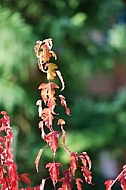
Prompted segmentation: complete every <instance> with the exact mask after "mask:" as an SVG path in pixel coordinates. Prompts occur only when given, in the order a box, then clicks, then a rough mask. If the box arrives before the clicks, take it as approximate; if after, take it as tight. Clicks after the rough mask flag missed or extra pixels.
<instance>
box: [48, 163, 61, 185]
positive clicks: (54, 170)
mask: <svg viewBox="0 0 126 190" xmlns="http://www.w3.org/2000/svg"><path fill="white" fill-rule="evenodd" d="M59 166H62V164H60V163H59V162H57V163H55V162H53V163H48V164H47V165H46V168H49V173H50V177H51V179H52V181H53V185H54V187H55V184H56V183H57V181H58V180H59Z"/></svg>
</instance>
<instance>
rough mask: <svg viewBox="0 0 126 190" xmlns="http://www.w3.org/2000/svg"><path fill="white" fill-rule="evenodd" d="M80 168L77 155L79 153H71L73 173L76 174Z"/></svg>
mask: <svg viewBox="0 0 126 190" xmlns="http://www.w3.org/2000/svg"><path fill="white" fill-rule="evenodd" d="M77 168H78V157H77V153H75V152H72V153H71V154H70V169H71V173H72V175H73V176H74V175H75V171H76V169H77Z"/></svg>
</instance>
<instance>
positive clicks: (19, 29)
mask: <svg viewBox="0 0 126 190" xmlns="http://www.w3.org/2000/svg"><path fill="white" fill-rule="evenodd" d="M49 37H50V38H52V39H53V44H54V45H53V50H54V51H55V52H56V54H57V56H58V60H57V61H55V63H56V64H57V65H58V67H59V70H60V71H61V73H62V75H63V77H64V81H65V85H66V88H65V90H64V91H63V95H64V96H65V97H66V99H67V104H68V106H69V107H70V109H71V113H72V116H70V117H68V116H66V115H65V111H64V109H62V108H60V105H59V107H58V108H57V111H58V112H59V113H60V116H61V117H62V118H64V119H65V121H66V125H65V130H66V132H67V146H68V147H69V149H71V150H72V151H77V152H82V151H86V152H87V153H88V154H89V156H90V157H91V160H92V164H93V165H92V172H93V183H94V184H95V185H93V186H90V185H87V184H86V183H84V189H87V190H90V189H93V190H95V189H97V190H98V189H105V187H104V181H105V180H106V179H113V178H115V177H116V176H117V175H118V173H119V172H120V171H121V169H122V166H123V165H124V164H125V160H126V146H125V144H126V1H125V0H124V1H123V0H111V1H110V0H106V1H104V0H94V1H92V0H57V1H56V0H36V1H35V0H30V1H29V0H0V109H1V110H6V111H7V112H8V114H9V116H10V118H11V126H12V128H13V131H14V134H15V138H14V155H15V161H16V163H17V165H18V171H19V173H23V172H25V173H26V172H27V173H29V175H30V179H31V181H32V182H31V183H32V186H33V185H34V186H35V185H38V184H40V182H41V179H42V178H44V177H47V176H48V172H47V169H45V164H46V163H48V162H50V161H51V153H50V150H49V149H47V150H45V151H44V152H43V155H42V158H41V162H40V172H39V173H38V174H37V173H36V170H35V166H34V160H35V157H36V155H37V153H38V151H39V149H40V148H43V147H44V145H45V143H44V142H43V140H42V139H41V134H40V131H39V129H38V122H39V117H38V110H37V107H36V101H37V100H38V99H39V98H40V91H39V90H38V86H39V85H40V84H41V83H42V82H44V81H46V79H45V75H44V74H43V73H41V72H40V71H39V70H38V66H37V59H36V57H35V55H34V45H35V44H36V41H37V40H44V39H45V38H49ZM55 82H56V83H57V84H58V85H60V82H59V80H58V79H56V81H55ZM16 134H17V135H16ZM67 159H68V157H67V155H66V152H64V151H63V150H62V149H61V148H60V149H59V150H58V152H57V160H58V161H59V162H61V163H62V164H63V165H64V167H66V166H67V164H68V160H67ZM78 175H79V176H81V174H78ZM47 186H48V187H47ZM47 186H46V189H47V188H48V189H53V187H51V186H50V182H47ZM74 189H75V188H74ZM113 189H120V187H119V185H118V184H117V185H115V186H114V188H113Z"/></svg>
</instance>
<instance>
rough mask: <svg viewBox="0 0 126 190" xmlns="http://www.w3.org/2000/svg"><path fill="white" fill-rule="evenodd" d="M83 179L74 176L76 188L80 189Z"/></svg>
mask: <svg viewBox="0 0 126 190" xmlns="http://www.w3.org/2000/svg"><path fill="white" fill-rule="evenodd" d="M81 183H83V180H82V179H81V178H76V185H77V190H82V184H81Z"/></svg>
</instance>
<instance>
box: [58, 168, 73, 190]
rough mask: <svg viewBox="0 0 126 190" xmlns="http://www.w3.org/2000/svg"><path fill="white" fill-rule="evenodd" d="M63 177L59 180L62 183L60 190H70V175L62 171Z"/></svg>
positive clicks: (66, 171)
mask: <svg viewBox="0 0 126 190" xmlns="http://www.w3.org/2000/svg"><path fill="white" fill-rule="evenodd" d="M63 174H64V177H63V178H61V179H60V181H62V182H63V183H62V188H61V190H72V183H71V175H70V171H69V170H65V171H64V173H63Z"/></svg>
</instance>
